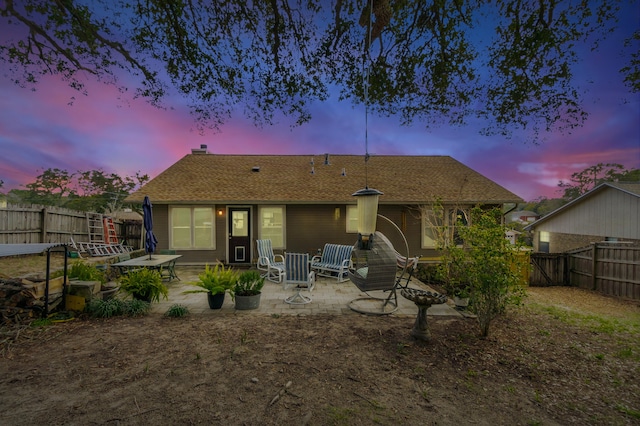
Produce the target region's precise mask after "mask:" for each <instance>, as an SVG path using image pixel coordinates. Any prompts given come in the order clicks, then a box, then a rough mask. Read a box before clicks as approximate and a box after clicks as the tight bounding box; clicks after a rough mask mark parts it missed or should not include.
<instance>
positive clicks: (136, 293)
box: [120, 268, 169, 302]
mask: <svg viewBox="0 0 640 426" xmlns="http://www.w3.org/2000/svg"><path fill="white" fill-rule="evenodd" d="M120 290H122V291H124V292H125V293H127V294H130V295H131V296H133V298H134V299H142V300H145V301H149V302H159V301H160V297H161V296H162V297H163V298H164V299H165V300H166V299H168V298H169V289H167V286H166V285H164V283H163V282H162V276H161V275H160V272H158V271H156V270H155V269H148V268H140V269H135V270H133V271H129V272H128V273H127V274H126V275H123V276H122V277H120Z"/></svg>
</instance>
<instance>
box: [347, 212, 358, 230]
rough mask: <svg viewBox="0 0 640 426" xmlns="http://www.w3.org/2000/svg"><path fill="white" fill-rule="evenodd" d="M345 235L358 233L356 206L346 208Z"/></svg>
mask: <svg viewBox="0 0 640 426" xmlns="http://www.w3.org/2000/svg"><path fill="white" fill-rule="evenodd" d="M346 222H347V234H357V233H358V206H347V220H346Z"/></svg>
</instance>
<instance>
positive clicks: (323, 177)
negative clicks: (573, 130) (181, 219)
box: [125, 153, 522, 204]
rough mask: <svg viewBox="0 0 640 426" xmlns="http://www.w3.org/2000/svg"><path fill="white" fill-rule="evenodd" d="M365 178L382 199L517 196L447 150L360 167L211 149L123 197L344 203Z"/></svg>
mask: <svg viewBox="0 0 640 426" xmlns="http://www.w3.org/2000/svg"><path fill="white" fill-rule="evenodd" d="M326 160H328V161H326ZM326 163H328V164H326ZM365 183H367V184H368V186H369V187H370V188H375V189H378V190H380V191H382V192H383V193H384V195H383V196H381V197H380V203H381V204H417V203H418V204H419V203H424V202H425V201H428V200H434V199H436V198H439V199H441V200H442V201H443V202H462V203H514V202H521V201H522V199H521V198H520V197H518V196H517V195H515V194H513V193H512V192H510V191H508V190H506V189H505V188H503V187H501V186H500V185H498V184H496V183H495V182H493V181H491V180H490V179H487V178H486V177H484V176H482V175H481V174H479V173H477V172H476V171H474V170H472V169H470V168H469V167H467V166H465V165H464V164H462V163H460V162H459V161H456V160H454V159H453V158H451V157H449V156H400V155H389V156H386V155H385V156H371V157H370V158H369V161H368V162H367V165H366V169H365V161H364V157H363V156H357V155H328V154H324V155H315V156H314V155H218V154H209V153H193V154H189V155H186V156H184V157H183V158H182V159H180V160H179V161H178V162H177V163H175V164H174V165H172V166H171V167H169V168H168V169H166V170H165V171H164V172H162V173H161V174H159V175H158V176H157V177H155V178H154V179H152V180H151V181H149V182H148V183H147V184H146V185H144V186H143V187H142V188H141V189H140V190H138V191H136V192H135V193H133V194H131V195H130V196H129V197H127V199H126V200H125V201H126V202H131V203H138V202H139V203H141V202H142V200H143V199H144V196H145V195H148V196H149V198H150V199H151V200H152V202H153V203H154V204H193V203H217V204H230V203H233V204H240V203H246V204H264V203H269V204H273V203H288V204H291V203H296V204H308V203H314V204H322V203H341V204H344V203H353V202H354V201H355V199H354V197H353V196H352V194H353V193H354V192H356V191H357V190H359V189H362V188H363V187H364V186H365Z"/></svg>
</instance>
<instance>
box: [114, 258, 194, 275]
mask: <svg viewBox="0 0 640 426" xmlns="http://www.w3.org/2000/svg"><path fill="white" fill-rule="evenodd" d="M180 257H182V255H181V254H152V255H151V258H149V256H148V255H144V256H140V257H136V258H134V259H128V260H123V261H122V262H117V263H114V264H113V265H112V266H116V267H119V268H126V269H137V268H150V269H158V270H162V268H163V267H164V266H167V267H168V266H169V264H170V263H171V262H174V261H175V260H176V259H178V258H180ZM170 272H171V275H170V277H169V279H170V280H171V279H173V278H178V276H177V275H175V272H173V271H170ZM178 279H180V278H178Z"/></svg>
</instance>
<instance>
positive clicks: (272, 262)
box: [256, 240, 284, 283]
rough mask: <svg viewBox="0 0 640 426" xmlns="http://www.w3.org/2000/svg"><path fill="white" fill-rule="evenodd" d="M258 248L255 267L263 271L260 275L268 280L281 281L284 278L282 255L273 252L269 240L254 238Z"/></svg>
mask: <svg viewBox="0 0 640 426" xmlns="http://www.w3.org/2000/svg"><path fill="white" fill-rule="evenodd" d="M256 246H257V248H258V264H257V267H258V269H259V270H260V271H263V272H262V274H261V276H262V277H264V278H265V279H267V280H269V281H273V282H275V283H281V282H282V279H283V278H284V256H282V255H281V254H275V255H274V254H273V247H272V245H271V240H256Z"/></svg>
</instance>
